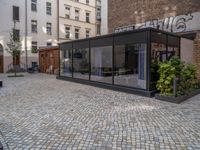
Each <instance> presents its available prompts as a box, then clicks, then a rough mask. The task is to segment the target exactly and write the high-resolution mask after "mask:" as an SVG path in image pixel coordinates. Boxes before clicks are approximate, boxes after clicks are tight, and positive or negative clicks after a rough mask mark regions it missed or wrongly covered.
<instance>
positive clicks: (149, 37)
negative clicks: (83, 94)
mask: <svg viewBox="0 0 200 150" xmlns="http://www.w3.org/2000/svg"><path fill="white" fill-rule="evenodd" d="M152 32H157V33H159V34H163V35H166V37H167V38H166V51H168V36H172V37H177V38H178V40H179V45H178V48H179V49H178V50H179V56H180V40H181V37H180V36H178V35H176V34H173V33H169V32H165V31H161V30H157V29H154V28H145V29H138V30H134V31H129V32H124V33H114V34H109V35H104V36H99V37H94V38H88V39H81V40H75V41H70V42H64V43H61V44H59V49H60V51H62V45H64V44H71V45H72V64H71V65H72V66H71V67H72V68H73V49H74V45H75V44H76V43H77V42H87V41H89V47H88V48H89V80H85V79H77V78H74V77H73V71H72V77H65V76H62V75H61V74H60V71H61V70H60V59H59V75H58V78H60V79H66V80H68V79H69V80H72V81H75V80H77V82H79V81H80V82H81V81H83V82H84V81H88V82H90V83H91V84H92V85H93V84H94V85H97V84H103V85H107V86H117V87H119V88H122V91H129V89H133V90H136V93H138V91H144V92H147V95H148V96H151V94H152V93H151V91H152V92H155V90H152V89H151V87H150V82H151V73H150V68H151V43H152ZM140 33H145V36H144V37H140V38H144V39H143V41H146V42H145V43H146V70H147V71H146V89H141V88H136V87H126V86H122V85H116V84H114V73H113V71H114V70H113V69H114V65H115V64H114V51H115V50H114V49H115V42H114V41H115V38H116V37H118V36H122V37H123V36H127V35H133V36H134V34H135V35H137V34H140ZM103 38H111V39H112V45H110V46H112V57H113V60H112V61H113V62H112V84H108V83H102V82H98V81H92V80H91V48H92V45H93V42H92V41H94V40H99V39H103ZM136 38H138V37H136ZM134 43H135V44H136V43H137V42H134V41H133V44H134ZM139 43H141V42H139ZM60 51H59V52H60ZM59 56H60V57H61V53H60V54H59ZM75 82H76V81H75ZM123 88H124V90H123ZM120 91H121V90H120ZM149 92H150V93H149ZM138 94H140V93H138Z"/></svg>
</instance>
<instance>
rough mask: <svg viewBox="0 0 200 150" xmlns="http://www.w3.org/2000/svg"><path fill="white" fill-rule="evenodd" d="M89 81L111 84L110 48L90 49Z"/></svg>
mask: <svg viewBox="0 0 200 150" xmlns="http://www.w3.org/2000/svg"><path fill="white" fill-rule="evenodd" d="M90 59H91V80H92V81H98V82H104V83H110V84H112V64H113V63H112V60H113V58H112V46H102V47H92V48H91V58H90Z"/></svg>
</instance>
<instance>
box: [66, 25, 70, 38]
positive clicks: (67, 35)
mask: <svg viewBox="0 0 200 150" xmlns="http://www.w3.org/2000/svg"><path fill="white" fill-rule="evenodd" d="M65 38H66V39H70V27H65Z"/></svg>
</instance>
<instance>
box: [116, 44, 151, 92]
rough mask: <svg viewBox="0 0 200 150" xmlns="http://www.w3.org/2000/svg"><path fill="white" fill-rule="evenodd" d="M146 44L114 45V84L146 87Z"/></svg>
mask: <svg viewBox="0 0 200 150" xmlns="http://www.w3.org/2000/svg"><path fill="white" fill-rule="evenodd" d="M146 54H147V53H146V44H144V43H143V44H125V45H116V46H115V51H114V62H115V63H114V64H115V67H114V68H115V72H114V84H117V85H122V86H127V87H136V88H141V89H146V74H147V72H146V69H147V67H146V60H147V59H146V58H147V55H146Z"/></svg>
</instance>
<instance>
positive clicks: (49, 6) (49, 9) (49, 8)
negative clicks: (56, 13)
mask: <svg viewBox="0 0 200 150" xmlns="http://www.w3.org/2000/svg"><path fill="white" fill-rule="evenodd" d="M46 11H47V15H51V3H49V2H46Z"/></svg>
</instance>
